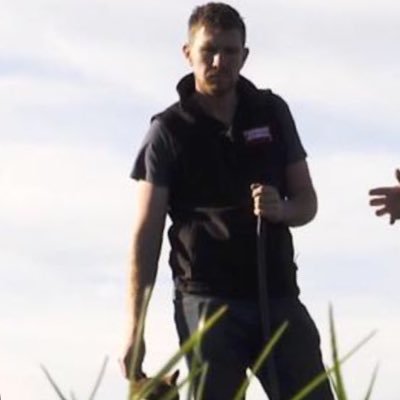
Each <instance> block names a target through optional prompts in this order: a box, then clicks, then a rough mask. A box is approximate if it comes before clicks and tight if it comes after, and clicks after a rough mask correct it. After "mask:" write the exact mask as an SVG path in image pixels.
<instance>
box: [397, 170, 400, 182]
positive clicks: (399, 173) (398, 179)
mask: <svg viewBox="0 0 400 400" xmlns="http://www.w3.org/2000/svg"><path fill="white" fill-rule="evenodd" d="M396 179H397V181H398V182H399V183H400V169H396Z"/></svg>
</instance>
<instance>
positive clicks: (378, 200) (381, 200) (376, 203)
mask: <svg viewBox="0 0 400 400" xmlns="http://www.w3.org/2000/svg"><path fill="white" fill-rule="evenodd" d="M386 202H387V198H386V197H379V198H375V199H372V200H370V201H369V204H370V205H371V206H383V205H385V204H386Z"/></svg>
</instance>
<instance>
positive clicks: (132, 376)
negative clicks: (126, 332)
mask: <svg viewBox="0 0 400 400" xmlns="http://www.w3.org/2000/svg"><path fill="white" fill-rule="evenodd" d="M134 344H135V339H134V338H130V339H129V340H128V341H127V343H126V346H125V348H124V349H123V352H122V354H121V358H120V359H119V365H120V367H121V371H122V375H123V376H124V377H125V378H126V379H129V380H134V381H136V380H138V379H140V378H145V377H146V374H145V373H144V372H143V369H142V364H143V359H144V355H145V352H146V349H145V344H144V341H143V340H141V341H139V345H138V349H137V355H136V360H134V359H133V357H134V353H135V352H134ZM135 361H136V362H135ZM133 363H135V364H136V365H133Z"/></svg>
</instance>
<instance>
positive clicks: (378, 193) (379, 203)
mask: <svg viewBox="0 0 400 400" xmlns="http://www.w3.org/2000/svg"><path fill="white" fill-rule="evenodd" d="M396 179H397V181H398V182H399V185H397V186H386V187H378V188H374V189H371V190H370V191H369V195H370V196H372V198H371V200H370V202H369V204H370V205H371V206H373V207H378V208H377V209H376V211H375V214H376V215H377V216H378V217H380V216H382V215H385V214H389V217H390V224H394V223H395V221H396V220H397V219H400V169H397V170H396Z"/></svg>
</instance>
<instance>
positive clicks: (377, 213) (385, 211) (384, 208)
mask: <svg viewBox="0 0 400 400" xmlns="http://www.w3.org/2000/svg"><path fill="white" fill-rule="evenodd" d="M387 213H388V209H387V208H386V207H383V208H380V209H379V210H376V211H375V214H376V215H377V216H378V217H381V216H382V215H385V214H387Z"/></svg>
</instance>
